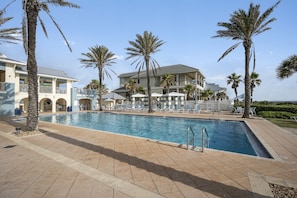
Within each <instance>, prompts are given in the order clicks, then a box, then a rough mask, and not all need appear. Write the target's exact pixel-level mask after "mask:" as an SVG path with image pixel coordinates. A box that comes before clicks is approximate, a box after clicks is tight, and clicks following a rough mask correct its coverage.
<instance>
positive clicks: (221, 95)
mask: <svg viewBox="0 0 297 198" xmlns="http://www.w3.org/2000/svg"><path fill="white" fill-rule="evenodd" d="M216 97H217V99H218V100H223V99H226V98H227V94H226V93H225V92H224V91H223V92H219V93H217V95H216Z"/></svg>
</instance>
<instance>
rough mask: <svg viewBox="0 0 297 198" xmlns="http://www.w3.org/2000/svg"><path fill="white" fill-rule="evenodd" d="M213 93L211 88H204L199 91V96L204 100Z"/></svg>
mask: <svg viewBox="0 0 297 198" xmlns="http://www.w3.org/2000/svg"><path fill="white" fill-rule="evenodd" d="M212 95H213V91H212V90H211V89H206V90H203V91H202V92H201V97H202V98H204V100H209V97H210V96H212Z"/></svg>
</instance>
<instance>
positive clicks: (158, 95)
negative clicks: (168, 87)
mask: <svg viewBox="0 0 297 198" xmlns="http://www.w3.org/2000/svg"><path fill="white" fill-rule="evenodd" d="M161 96H163V95H162V94H159V93H152V97H161ZM145 97H148V95H146V96H145Z"/></svg>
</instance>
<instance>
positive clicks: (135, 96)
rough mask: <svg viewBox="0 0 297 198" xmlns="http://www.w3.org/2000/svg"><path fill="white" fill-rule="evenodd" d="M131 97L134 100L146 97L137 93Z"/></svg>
mask: <svg viewBox="0 0 297 198" xmlns="http://www.w3.org/2000/svg"><path fill="white" fill-rule="evenodd" d="M131 97H132V98H143V97H145V95H144V94H140V93H137V94H133V95H132V96H131Z"/></svg>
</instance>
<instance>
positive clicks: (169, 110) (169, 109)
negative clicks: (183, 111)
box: [165, 105, 175, 113]
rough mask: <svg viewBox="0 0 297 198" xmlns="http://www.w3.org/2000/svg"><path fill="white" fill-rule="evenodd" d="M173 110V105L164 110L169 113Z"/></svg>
mask: <svg viewBox="0 0 297 198" xmlns="http://www.w3.org/2000/svg"><path fill="white" fill-rule="evenodd" d="M174 111H175V107H174V105H170V106H169V107H168V109H166V110H165V112H169V113H173V112H174Z"/></svg>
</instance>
